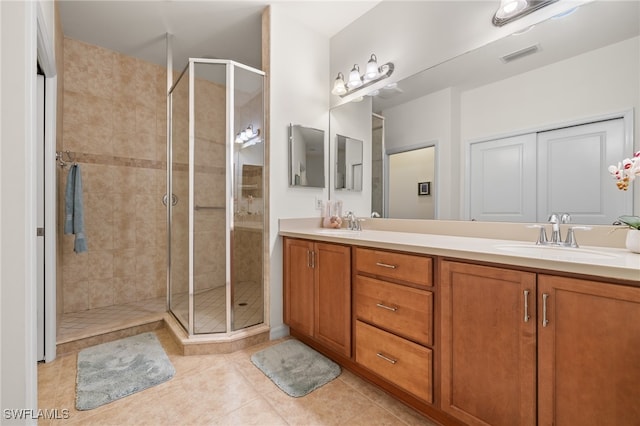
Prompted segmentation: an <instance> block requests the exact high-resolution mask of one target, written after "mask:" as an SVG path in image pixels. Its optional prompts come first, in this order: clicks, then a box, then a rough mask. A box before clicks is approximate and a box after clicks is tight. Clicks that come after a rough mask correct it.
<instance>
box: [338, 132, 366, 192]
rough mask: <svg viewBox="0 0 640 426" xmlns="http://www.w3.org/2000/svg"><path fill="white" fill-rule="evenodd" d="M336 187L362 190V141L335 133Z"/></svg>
mask: <svg viewBox="0 0 640 426" xmlns="http://www.w3.org/2000/svg"><path fill="white" fill-rule="evenodd" d="M335 182H336V189H346V190H348V191H362V141H360V140H357V139H353V138H350V137H347V136H342V135H336V176H335Z"/></svg>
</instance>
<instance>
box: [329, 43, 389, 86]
mask: <svg viewBox="0 0 640 426" xmlns="http://www.w3.org/2000/svg"><path fill="white" fill-rule="evenodd" d="M393 69H394V65H393V63H392V62H387V63H386V64H382V65H380V66H378V58H377V57H376V55H374V54H373V53H372V54H371V57H370V58H369V61H368V62H367V66H366V68H365V71H364V74H360V67H359V66H358V64H354V65H353V68H352V69H351V71H350V72H349V79H348V80H347V82H346V83H345V80H344V74H342V73H341V72H339V73H338V77H336V79H335V81H334V82H333V89H332V90H331V93H333V94H334V95H337V96H340V97H345V96H346V95H348V94H351V93H353V92H355V91H356V90H361V89H364V88H365V87H368V86H371V85H372V84H373V83H376V82H378V81H380V80H382V79H384V78H387V77H389V76H390V75H391V74H393Z"/></svg>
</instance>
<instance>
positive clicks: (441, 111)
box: [337, 1, 640, 219]
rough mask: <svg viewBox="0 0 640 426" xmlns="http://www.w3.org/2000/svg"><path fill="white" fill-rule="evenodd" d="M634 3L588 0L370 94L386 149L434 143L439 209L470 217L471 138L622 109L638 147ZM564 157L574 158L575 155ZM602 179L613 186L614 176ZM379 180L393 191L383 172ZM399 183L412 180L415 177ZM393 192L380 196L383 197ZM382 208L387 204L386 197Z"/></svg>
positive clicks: (445, 215)
mask: <svg viewBox="0 0 640 426" xmlns="http://www.w3.org/2000/svg"><path fill="white" fill-rule="evenodd" d="M639 6H640V3H639V2H636V1H595V2H591V3H587V4H585V5H582V6H581V7H580V8H578V9H577V10H576V11H575V12H574V13H573V14H571V15H569V16H566V17H564V18H562V19H550V20H547V21H545V22H542V23H539V24H538V25H536V26H535V27H533V28H531V29H530V30H529V31H527V32H525V33H521V34H519V35H510V36H507V37H505V38H503V39H500V40H497V41H495V42H492V43H490V44H487V45H486V46H483V47H481V48H479V49H476V50H474V51H471V52H468V53H466V54H463V55H460V56H458V57H456V58H453V59H451V60H449V61H446V62H444V63H442V64H440V65H437V66H434V67H432V68H429V69H427V70H424V71H423V72H420V73H418V74H416V75H414V76H411V77H409V78H407V79H405V80H401V81H399V82H398V83H397V85H393V86H392V87H389V88H387V89H385V90H381V91H380V95H379V96H373V97H372V98H371V99H372V110H371V112H372V113H375V114H379V115H380V116H382V117H384V145H385V152H386V154H395V153H399V152H404V151H411V150H415V148H416V147H418V146H426V145H434V146H435V148H436V153H435V156H434V158H435V164H434V165H433V169H434V170H435V176H434V178H433V182H432V186H431V188H430V189H431V193H432V194H433V195H432V197H433V198H432V201H433V202H434V205H435V218H437V219H470V217H469V214H468V213H467V212H468V209H469V206H468V205H467V203H468V200H467V198H466V194H467V193H468V191H469V188H468V185H469V177H468V176H467V174H468V161H469V159H468V151H469V146H470V144H471V143H473V142H476V141H481V140H490V139H492V138H496V139H497V138H501V137H507V136H513V135H517V134H523V133H525V132H529V131H537V130H550V129H553V128H554V127H553V126H558V127H557V128H562V127H565V126H570V125H572V124H573V123H578V122H586V121H588V120H590V119H595V120H597V119H602V118H606V117H609V116H613V115H616V114H617V115H625V114H626V117H627V122H629V121H628V119H629V118H630V119H631V120H630V121H631V123H633V121H635V122H636V125H635V126H633V125H631V126H630V127H627V128H626V130H625V136H624V137H625V139H626V141H627V146H633V145H634V144H635V150H637V149H638V148H639V144H638V142H637V141H638V139H639V138H638V135H639V134H640V126H638V125H637V122H638V118H639V117H640V115H639V112H638V111H639V110H640V67H639V63H640V57H639V53H640V42H639V36H638V34H639V29H640V25H639V18H640V7H639ZM342 107H343V106H340V107H338V108H337V109H339V108H342ZM369 120H370V119H369ZM369 125H370V121H369ZM634 141H635V142H634ZM633 149H634V148H633V147H632V148H631V150H630V151H629V152H628V153H627V154H626V156H627V157H628V156H630V155H632V154H633ZM620 160H622V158H620ZM560 161H566V162H567V163H570V162H572V161H573V157H572V156H571V155H570V154H569V155H568V158H564V159H561V160H560ZM385 179H388V174H385ZM585 182H586V181H585ZM549 184H555V185H562V182H555V183H553V182H551V183H549ZM601 184H602V185H609V184H610V185H612V186H615V183H614V182H613V180H611V181H610V182H609V181H603V182H602V183H601ZM580 185H581V184H578V185H577V187H575V188H573V189H574V192H575V193H578V194H583V196H584V197H590V196H591V194H592V188H591V187H589V188H587V187H584V188H583V187H580ZM584 185H587V184H586V183H585V184H584ZM383 187H384V188H386V189H387V191H389V192H391V191H393V189H392V188H391V187H389V182H388V181H386V182H384V184H383ZM405 187H407V188H408V187H411V188H414V187H415V182H410V183H407V185H405ZM638 189H639V188H635V190H634V191H628V192H626V193H624V192H623V191H618V192H619V194H618V195H619V196H620V197H627V198H628V199H631V198H632V197H633V196H634V193H633V192H635V196H636V197H637V198H640V197H638V193H639V191H638ZM374 195H375V194H374ZM392 195H393V194H389V193H387V194H386V195H385V199H386V203H388V202H389V199H390V197H392ZM415 197H416V198H419V197H420V196H419V195H418V194H415ZM427 199H428V198H427V197H425V196H423V197H421V201H424V200H427ZM639 201H640V200H637V199H636V200H634V201H633V202H631V203H630V204H629V205H630V206H632V209H633V212H632V213H634V214H639V213H640V209H639V208H638V206H639V204H640V202H639ZM633 207H635V208H633ZM384 210H386V212H389V209H388V204H387V209H384ZM391 210H393V209H391ZM387 216H390V217H393V216H391V215H389V214H387ZM415 218H424V217H422V216H420V217H415Z"/></svg>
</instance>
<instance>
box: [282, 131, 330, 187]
mask: <svg viewBox="0 0 640 426" xmlns="http://www.w3.org/2000/svg"><path fill="white" fill-rule="evenodd" d="M289 186H306V187H312V188H324V130H320V129H312V128H310V127H304V126H300V125H298V124H295V125H294V124H290V125H289Z"/></svg>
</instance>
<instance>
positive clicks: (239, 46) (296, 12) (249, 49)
mask: <svg viewBox="0 0 640 426" xmlns="http://www.w3.org/2000/svg"><path fill="white" fill-rule="evenodd" d="M273 3H277V4H278V5H279V6H278V7H282V8H284V9H285V10H286V13H287V14H289V15H291V16H293V17H295V18H296V19H298V20H299V21H300V22H302V23H303V24H305V25H307V26H308V27H310V28H313V29H314V30H315V31H317V32H318V33H320V34H323V35H325V36H326V37H328V38H330V37H331V36H333V35H334V34H336V33H338V32H339V31H340V30H342V29H343V28H344V27H345V26H347V25H348V24H349V23H351V22H352V21H353V20H355V19H357V18H358V17H359V16H361V15H363V14H364V13H365V12H367V11H368V10H369V9H371V8H373V7H374V6H375V5H376V4H378V3H379V1H346V2H344V1H340V2H337V1H313V0H299V1H278V0H276V1H268V0H258V1H252V0H236V1H217V0H210V1H205V0H197V1H193V0H169V1H160V0H139V1H103V0H60V19H61V22H62V28H63V32H64V35H65V36H67V37H71V38H73V39H76V40H80V41H84V42H86V43H90V44H94V45H98V46H102V47H105V48H108V49H111V50H115V51H117V52H121V53H124V54H126V55H129V56H133V57H136V58H140V59H143V60H146V61H149V62H153V63H157V64H160V65H166V63H167V60H166V41H165V40H166V38H165V35H166V33H170V34H172V35H173V64H174V67H175V68H181V67H182V66H183V65H182V64H185V65H186V62H187V58H189V57H207V58H219V59H232V60H235V61H238V62H241V63H244V64H247V65H250V66H253V67H255V68H262V67H261V15H262V11H263V10H264V8H265V7H266V6H267V5H268V4H273Z"/></svg>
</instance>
